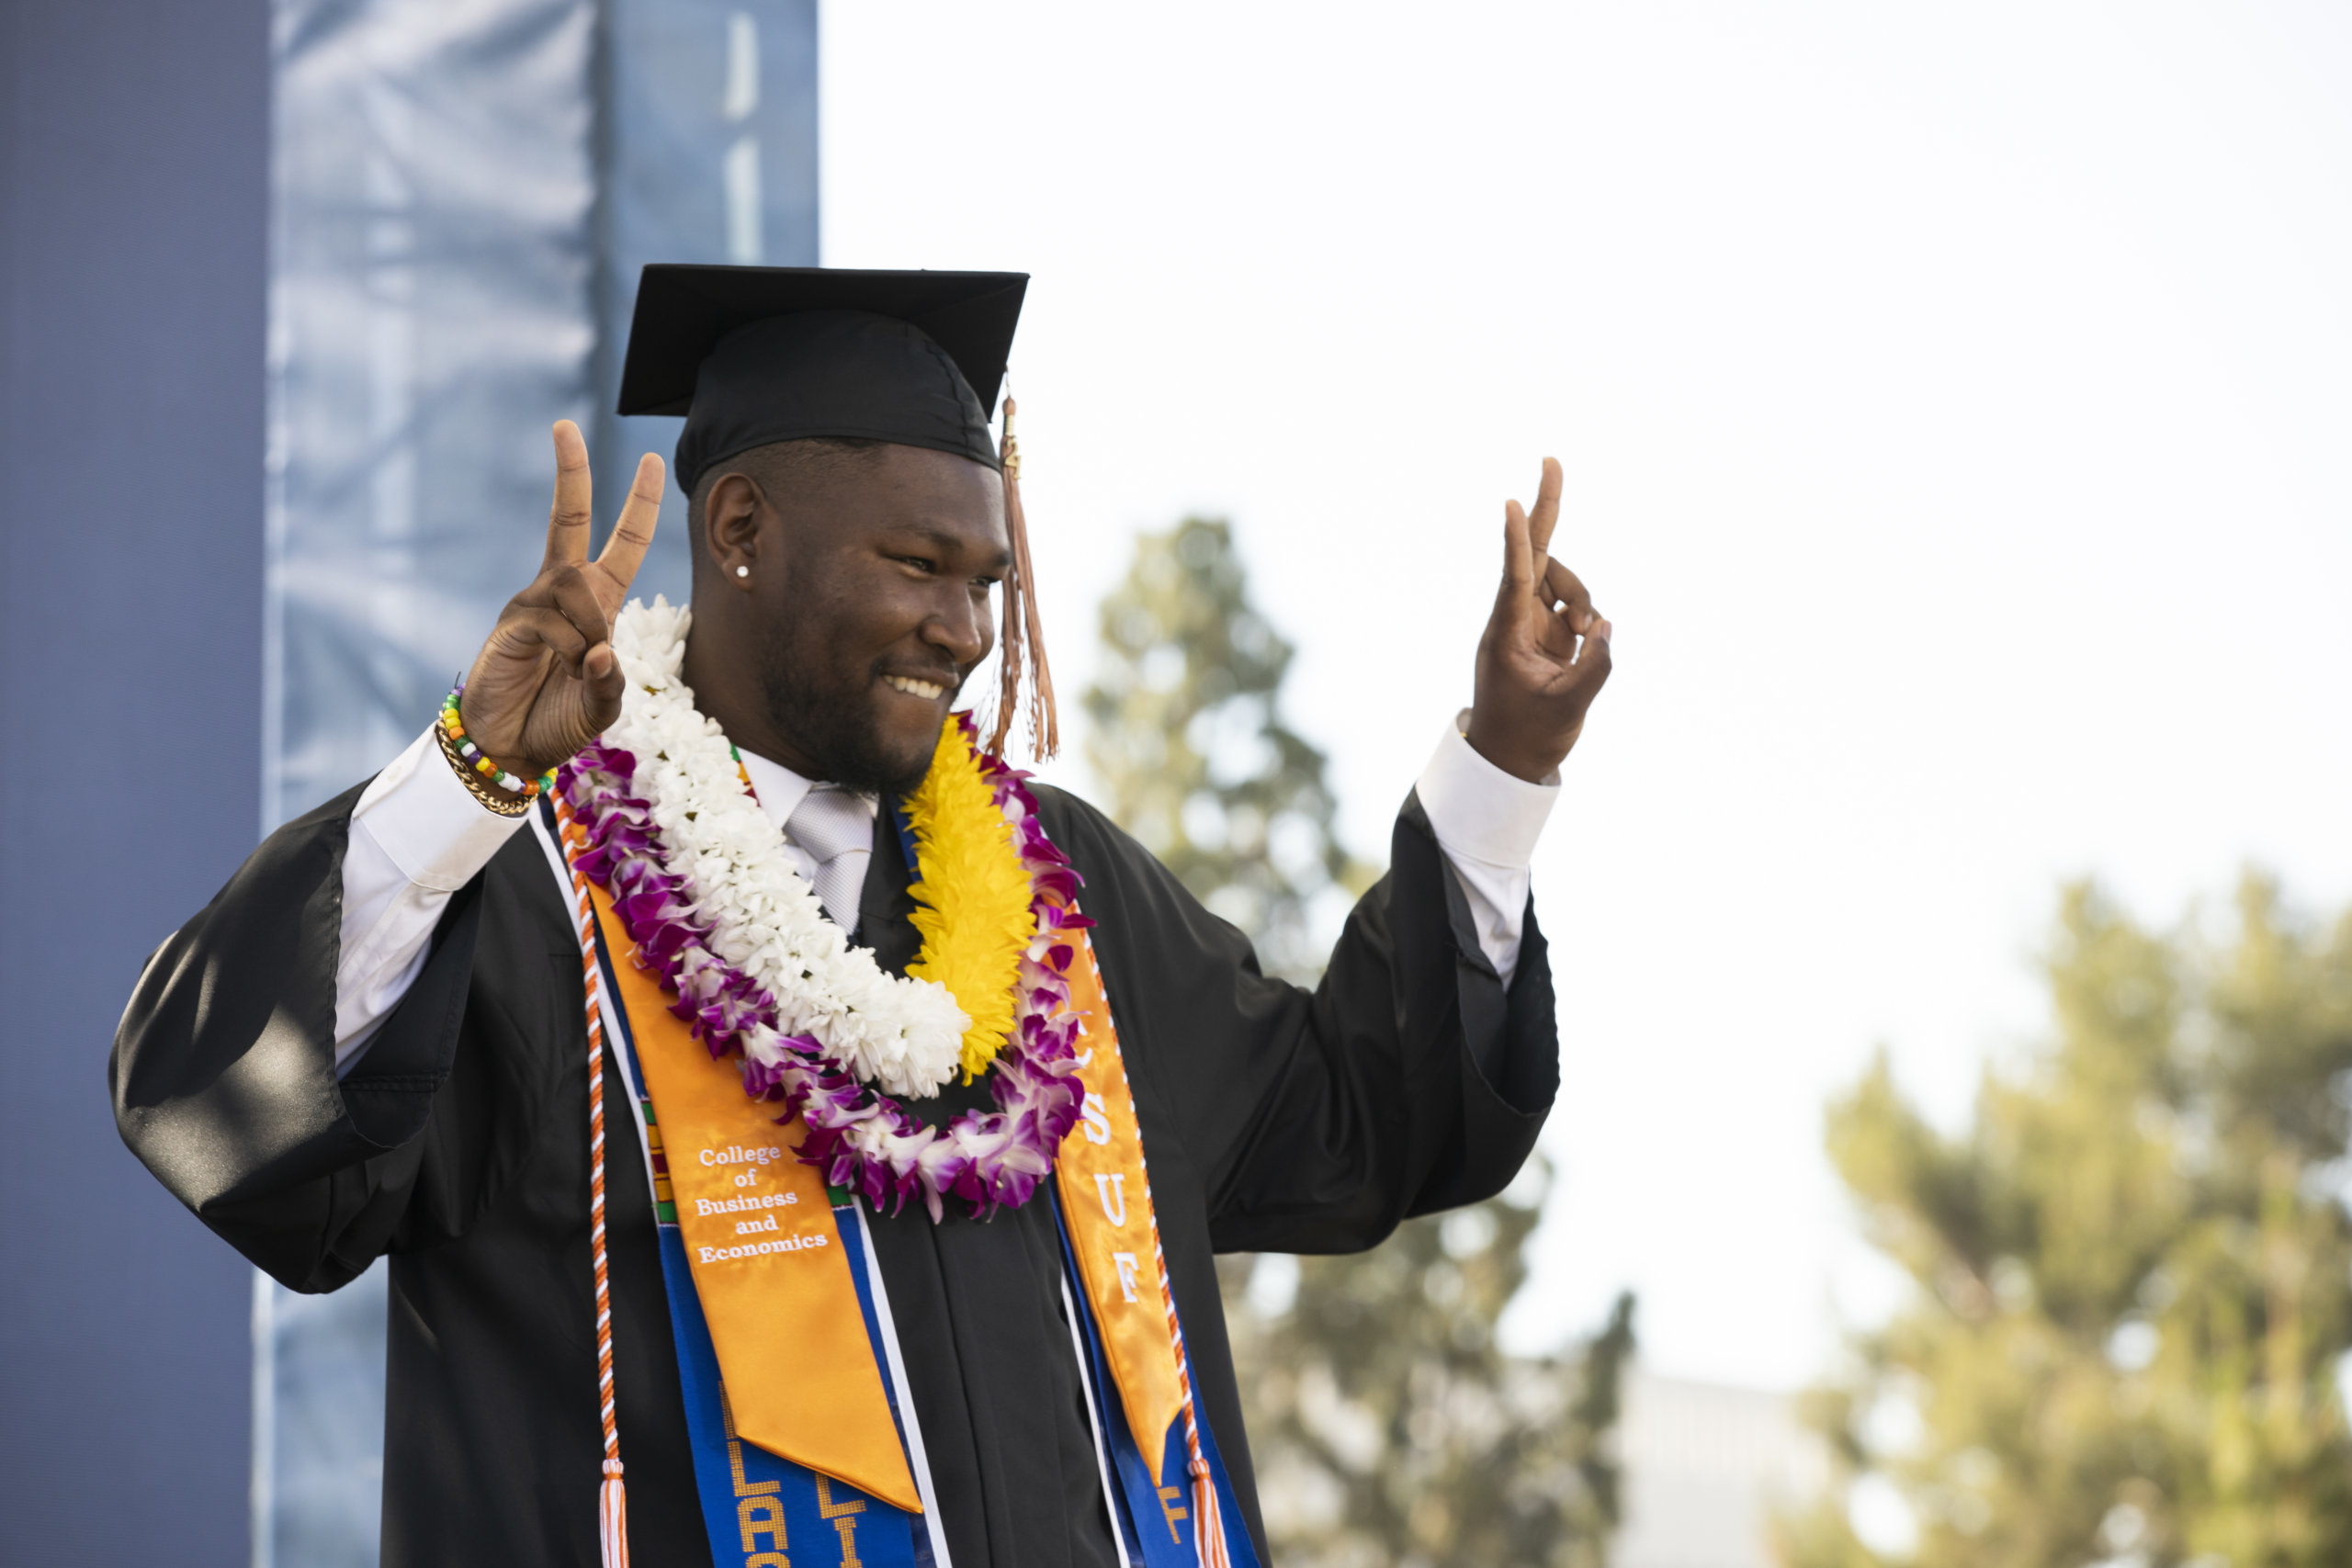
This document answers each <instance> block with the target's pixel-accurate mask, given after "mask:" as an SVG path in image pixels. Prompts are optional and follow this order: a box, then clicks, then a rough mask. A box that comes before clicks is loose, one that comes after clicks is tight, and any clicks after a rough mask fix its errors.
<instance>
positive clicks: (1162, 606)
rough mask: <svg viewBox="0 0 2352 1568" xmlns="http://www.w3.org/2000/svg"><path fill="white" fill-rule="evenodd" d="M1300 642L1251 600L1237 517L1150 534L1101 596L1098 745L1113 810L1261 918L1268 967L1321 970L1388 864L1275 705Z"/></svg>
mask: <svg viewBox="0 0 2352 1568" xmlns="http://www.w3.org/2000/svg"><path fill="white" fill-rule="evenodd" d="M1291 655H1292V649H1291V645H1290V644H1289V643H1288V642H1286V641H1284V640H1283V638H1282V637H1281V636H1279V635H1278V634H1277V633H1276V632H1275V631H1274V628H1273V627H1272V626H1271V625H1269V624H1268V622H1267V620H1266V618H1265V617H1264V616H1263V615H1260V614H1259V613H1258V611H1257V609H1256V608H1255V607H1254V606H1253V605H1251V604H1250V595H1249V585H1248V582H1247V580H1246V577H1245V574H1244V572H1243V570H1242V566H1241V560H1240V558H1239V557H1238V555H1236V554H1235V553H1234V548H1233V530H1232V527H1231V526H1230V525H1228V524H1226V523H1224V522H1222V521H1216V520H1212V519H1208V518H1202V517H1188V518H1186V519H1185V520H1184V521H1183V522H1182V523H1180V524H1178V525H1176V527H1174V528H1173V529H1171V530H1170V531H1169V532H1168V533H1165V534H1154V535H1147V536H1144V537H1143V538H1141V539H1139V540H1137V541H1136V558H1135V564H1134V565H1133V567H1131V568H1130V569H1129V570H1128V572H1127V577H1126V581H1125V582H1123V583H1122V584H1121V585H1120V586H1119V587H1118V589H1117V590H1116V591H1114V592H1113V593H1112V594H1111V595H1110V596H1109V597H1108V598H1106V599H1104V600H1103V608H1102V650H1101V659H1100V661H1099V663H1098V665H1097V669H1096V674H1095V679H1094V683H1093V684H1092V685H1091V686H1090V687H1089V688H1088V689H1087V693H1086V715H1087V717H1088V718H1089V719H1090V720H1091V724H1090V725H1089V727H1088V730H1087V740H1086V760H1087V762H1088V764H1089V765H1090V766H1091V768H1092V769H1093V771H1094V773H1095V775H1096V776H1097V777H1098V778H1100V779H1101V780H1102V781H1103V785H1104V787H1105V788H1106V789H1107V790H1108V792H1109V797H1110V800H1111V815H1112V816H1113V817H1114V818H1115V819H1116V820H1117V821H1118V822H1119V824H1120V825H1121V826H1122V827H1124V828H1125V829H1127V831H1129V832H1130V833H1133V834H1134V835H1135V836H1136V839H1138V840H1141V842H1142V843H1143V845H1144V847H1145V848H1146V849H1148V850H1149V851H1150V852H1152V853H1153V854H1155V855H1157V856H1159V860H1160V862H1161V863H1162V864H1164V865H1166V866H1167V867H1168V869H1169V870H1170V871H1172V872H1174V873H1175V874H1176V875H1177V877H1178V879H1179V880H1181V881H1182V883H1183V884H1184V886H1187V887H1189V888H1191V889H1192V890H1193V895H1194V896H1195V897H1198V898H1199V899H1200V900H1201V901H1202V902H1203V903H1204V904H1205V905H1207V906H1208V908H1210V909H1211V910H1212V911H1213V912H1215V913H1216V914H1217V915H1218V916H1220V917H1222V918H1223V919H1227V920H1230V921H1232V922H1233V923H1234V924H1235V925H1237V926H1238V927H1240V928H1241V929H1242V930H1243V931H1247V932H1249V933H1250V938H1251V940H1252V941H1254V942H1256V943H1257V946H1258V959H1259V962H1260V964H1262V965H1263V966H1264V968H1265V970H1266V972H1267V973H1268V974H1270V975H1282V976H1287V977H1289V978H1291V979H1295V980H1300V981H1303V982H1306V983H1307V984H1312V983H1313V982H1314V979H1315V977H1316V976H1317V975H1319V974H1320V973H1321V972H1322V968H1323V954H1324V953H1326V952H1327V951H1328V950H1329V946H1330V942H1331V940H1332V938H1333V937H1334V936H1335V935H1336V934H1337V918H1338V917H1340V916H1343V915H1344V914H1345V912H1346V909H1347V907H1348V905H1349V904H1350V903H1351V902H1352V900H1353V898H1354V897H1355V895H1357V894H1360V893H1362V892H1363V890H1364V889H1365V888H1367V887H1369V886H1372V883H1373V879H1374V876H1376V875H1377V874H1378V873H1377V872H1376V871H1375V870H1374V869H1373V868H1372V867H1370V866H1366V865H1363V864H1362V863H1358V862H1356V861H1354V860H1352V859H1351V858H1350V857H1349V855H1348V853H1347V852H1346V851H1345V850H1344V849H1342V848H1341V847H1340V840H1339V837H1338V834H1337V831H1336V829H1335V828H1334V818H1336V816H1337V814H1338V810H1339V805H1338V802H1337V801H1335V800H1334V799H1333V798H1332V795H1331V792H1330V789H1329V786H1328V785H1327V784H1325V783H1324V781H1323V767H1324V757H1323V753H1322V752H1320V751H1318V750H1316V749H1315V748H1314V747H1313V746H1310V745H1308V744H1307V743H1306V741H1305V740H1304V739H1300V738H1299V736H1298V735H1297V734H1296V733H1295V731H1293V730H1292V729H1290V728H1288V727H1287V726H1285V725H1284V724H1283V722H1282V719H1281V716H1279V714H1278V713H1277V712H1276V704H1277V699H1278V698H1279V696H1280V694H1281V691H1282V683H1283V676H1284V675H1286V674H1288V673H1289V671H1290V661H1291ZM1318 913H1320V914H1322V915H1324V916H1326V917H1327V918H1326V919H1319V920H1318V919H1317V916H1318Z"/></svg>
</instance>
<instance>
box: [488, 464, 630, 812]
mask: <svg viewBox="0 0 2352 1568" xmlns="http://www.w3.org/2000/svg"><path fill="white" fill-rule="evenodd" d="M664 477H665V470H664V469H663V468H662V459H661V458H660V457H656V456H654V455H653V454H652V453H650V452H648V453H647V454H646V455H645V456H644V457H640V458H639V459H638V462H637V482H636V483H635V484H634V485H632V486H630V488H629V492H628V505H626V506H624V507H622V508H621V515H620V521H619V523H618V524H616V525H615V526H614V528H613V536H612V537H611V538H610V539H609V540H607V541H606V542H605V550H604V553H603V554H602V555H600V556H598V557H597V558H595V559H594V560H590V559H589V558H588V517H589V510H588V506H589V496H590V490H589V477H588V444H587V443H586V442H585V441H583V440H582V439H581V436H580V427H579V426H578V425H576V424H574V423H571V421H570V420H568V419H565V420H558V421H557V422H556V426H555V506H554V509H553V510H552V511H551V512H550V513H548V550H547V557H546V558H545V559H544V560H543V561H541V563H540V565H539V575H538V576H537V577H536V578H534V579H532V580H531V585H530V586H529V587H528V588H526V589H524V590H523V592H520V593H517V594H516V595H515V597H514V598H512V599H510V600H508V601H507V604H506V608H505V609H504V610H503V611H501V612H499V616H498V625H497V626H493V627H492V628H491V633H490V640H488V641H487V642H485V643H483V644H482V645H481V653H480V654H478V655H476V656H475V659H474V664H473V669H472V671H470V672H469V674H468V675H467V677H466V693H465V696H464V697H463V699H462V707H461V712H460V716H461V717H462V718H464V720H465V723H466V734H467V736H468V738H469V739H471V740H472V741H473V743H474V744H475V745H476V746H478V747H480V748H481V752H482V755H483V756H485V757H488V758H489V759H490V760H491V761H493V762H495V763H497V764H498V765H499V766H500V767H502V768H504V769H506V770H507V771H508V772H510V773H515V774H516V775H518V776H520V777H522V778H537V776H538V775H539V774H541V773H546V772H548V770H549V769H551V768H553V767H555V766H556V765H557V764H559V763H560V762H563V761H567V760H569V759H570V758H571V755H572V753H574V752H576V751H578V750H580V749H581V748H582V747H583V746H585V745H587V744H588V743H589V742H590V741H592V740H594V739H596V737H597V736H599V735H601V734H603V733H604V730H605V726H606V725H609V724H611V723H612V722H613V720H615V719H616V718H618V717H619V716H620V712H621V692H622V687H623V678H622V675H621V666H620V660H619V659H618V657H617V656H616V655H615V654H614V652H613V645H612V626H613V617H614V616H615V615H618V614H619V613H620V608H621V605H622V604H625V603H626V602H627V601H628V585H629V581H630V580H631V579H633V578H635V577H636V576H637V569H638V566H639V563H640V562H642V561H643V560H644V559H645V547H646V546H647V545H649V544H650V543H652V541H653V525H654V524H655V523H656V522H657V521H659V519H660V517H661V515H662V479H663V478H664Z"/></svg>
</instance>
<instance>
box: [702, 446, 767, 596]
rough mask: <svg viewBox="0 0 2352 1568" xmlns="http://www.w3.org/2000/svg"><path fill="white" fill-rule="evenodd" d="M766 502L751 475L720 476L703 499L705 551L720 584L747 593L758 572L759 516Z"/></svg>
mask: <svg viewBox="0 0 2352 1568" xmlns="http://www.w3.org/2000/svg"><path fill="white" fill-rule="evenodd" d="M766 502H767V498H766V497H765V496H764V495H763V494H762V493H761V491H760V487H759V483H758V481H756V480H754V479H752V477H751V476H750V475H749V474H742V473H728V474H721V475H719V476H718V480H717V481H716V482H714V483H713V484H712V485H711V487H710V493H709V494H707V495H706V496H704V497H703V502H702V538H703V548H704V549H705V550H707V551H708V552H709V555H710V559H711V564H712V565H713V566H715V567H717V568H718V576H719V578H720V580H721V581H726V582H728V583H730V584H732V585H734V586H736V587H739V588H746V589H748V588H749V587H751V585H752V578H753V576H754V575H756V574H757V572H758V571H759V557H760V513H762V512H763V511H764V510H765V509H766Z"/></svg>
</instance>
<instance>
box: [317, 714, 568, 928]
mask: <svg viewBox="0 0 2352 1568" xmlns="http://www.w3.org/2000/svg"><path fill="white" fill-rule="evenodd" d="M524 823H525V818H522V817H501V816H500V815H499V814H498V813H497V812H495V811H492V810H491V809H490V808H489V807H486V806H484V805H483V804H482V803H481V801H479V800H476V799H475V798H474V797H473V794H472V792H471V791H469V790H468V789H467V788H466V786H465V784H464V783H463V781H461V780H460V779H459V778H458V775H457V773H456V771H455V770H453V769H452V768H451V767H450V766H449V764H448V762H447V760H446V759H444V758H443V757H442V755H441V743H440V742H439V741H438V740H436V739H434V735H433V731H432V730H430V729H427V730H426V731H425V732H424V734H422V735H420V736H418V737H417V738H416V739H414V740H413V741H412V742H410V744H409V749H408V750H405V751H403V752H401V754H400V755H399V756H398V757H396V758H394V759H393V760H392V765H391V766H390V767H389V768H386V769H385V770H384V771H383V772H382V773H378V774H377V775H376V777H375V779H374V781H373V782H372V783H370V784H368V787H367V789H365V790H364V791H362V792H361V793H360V796H359V804H358V805H357V806H356V807H353V808H352V812H351V826H352V830H353V831H354V832H360V831H365V832H366V833H367V835H368V837H369V838H370V839H373V840H375V841H376V844H377V847H378V848H379V849H381V850H382V851H383V852H384V854H385V856H386V857H387V858H388V859H390V861H391V863H393V864H394V865H396V866H398V867H399V868H400V872H401V875H402V876H404V877H406V878H407V879H408V880H409V881H411V882H413V883H414V884H416V886H419V887H425V888H430V889H431V890H432V891H434V892H435V893H455V892H456V891H458V889H459V888H460V887H463V886H465V885H466V884H467V883H469V882H471V881H472V880H473V879H474V874H475V873H476V872H478V871H480V870H481V868H482V867H483V866H486V865H488V864H489V863H490V862H491V857H492V856H493V855H495V854H496V853H498V852H499V851H500V850H501V849H503V848H504V847H505V844H506V840H508V839H509V838H510V837H512V836H513V835H514V832H515V829H518V828H520V827H522V826H524Z"/></svg>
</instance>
